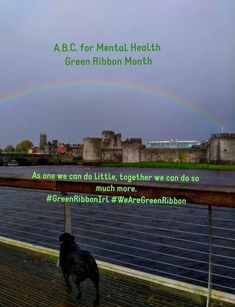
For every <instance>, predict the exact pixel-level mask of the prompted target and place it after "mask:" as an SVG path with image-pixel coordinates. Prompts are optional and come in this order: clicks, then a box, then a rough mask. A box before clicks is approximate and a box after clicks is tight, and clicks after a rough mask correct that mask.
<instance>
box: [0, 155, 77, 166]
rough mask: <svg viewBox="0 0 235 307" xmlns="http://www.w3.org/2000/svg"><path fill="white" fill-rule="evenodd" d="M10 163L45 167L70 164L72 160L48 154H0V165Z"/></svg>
mask: <svg viewBox="0 0 235 307" xmlns="http://www.w3.org/2000/svg"><path fill="white" fill-rule="evenodd" d="M12 161H16V162H17V163H18V164H19V165H47V164H61V163H72V162H73V158H72V157H68V156H66V157H64V156H56V155H49V154H25V153H0V165H5V166H7V165H8V164H9V163H11V162H12Z"/></svg>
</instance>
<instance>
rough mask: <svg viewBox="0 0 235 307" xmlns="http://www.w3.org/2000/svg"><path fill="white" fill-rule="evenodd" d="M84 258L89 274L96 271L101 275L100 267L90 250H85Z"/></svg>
mask: <svg viewBox="0 0 235 307" xmlns="http://www.w3.org/2000/svg"><path fill="white" fill-rule="evenodd" d="M84 260H85V261H84V263H85V264H86V267H87V271H88V273H89V275H90V274H91V275H93V274H94V273H95V274H96V275H97V276H99V269H98V266H97V263H96V261H95V258H94V257H93V256H92V254H91V253H90V252H88V251H84Z"/></svg>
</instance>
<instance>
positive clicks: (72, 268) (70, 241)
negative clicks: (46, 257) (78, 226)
mask: <svg viewBox="0 0 235 307" xmlns="http://www.w3.org/2000/svg"><path fill="white" fill-rule="evenodd" d="M59 240H60V259H59V264H60V266H61V269H62V271H63V274H64V279H65V283H66V287H67V288H66V291H67V292H68V293H70V292H72V288H71V285H70V282H69V276H70V275H72V276H74V277H75V284H76V286H77V288H78V296H77V299H79V298H80V297H81V295H82V293H81V290H80V283H81V282H82V281H84V280H85V279H87V278H89V279H90V280H91V281H92V282H93V283H94V285H95V288H96V299H95V300H94V306H96V305H98V304H99V270H98V266H97V264H96V262H95V259H94V257H93V256H92V255H91V254H90V253H89V252H88V251H84V250H81V249H80V247H79V246H78V245H77V244H76V242H75V238H74V236H73V235H71V234H69V233H66V232H65V233H63V234H62V235H61V236H60V237H59Z"/></svg>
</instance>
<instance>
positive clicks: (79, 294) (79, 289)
mask: <svg viewBox="0 0 235 307" xmlns="http://www.w3.org/2000/svg"><path fill="white" fill-rule="evenodd" d="M80 282H81V281H80V279H79V278H76V280H75V284H76V286H77V289H78V295H77V300H79V299H80V298H81V296H82V291H81V288H80Z"/></svg>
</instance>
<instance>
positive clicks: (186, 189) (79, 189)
mask: <svg viewBox="0 0 235 307" xmlns="http://www.w3.org/2000/svg"><path fill="white" fill-rule="evenodd" d="M97 185H99V186H102V187H108V186H110V185H113V186H114V187H115V191H106V192H104V191H103V192H101V191H96V187H97ZM0 186H2V187H14V188H25V189H35V190H47V191H59V192H72V193H85V194H98V195H119V196H127V197H128V196H132V197H142V196H145V197H147V198H160V197H176V198H184V199H186V201H187V202H188V203H194V204H200V205H213V206H220V207H233V208H235V188H234V187H231V186H211V185H198V184H197V185H193V184H182V183H180V184H168V183H152V182H149V183H131V184H130V183H128V182H126V183H125V182H117V181H115V182H97V181H95V182H94V181H62V180H38V179H28V178H11V177H0ZM120 186H125V187H135V189H136V191H135V192H131V191H128V192H119V191H116V188H117V187H120Z"/></svg>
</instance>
